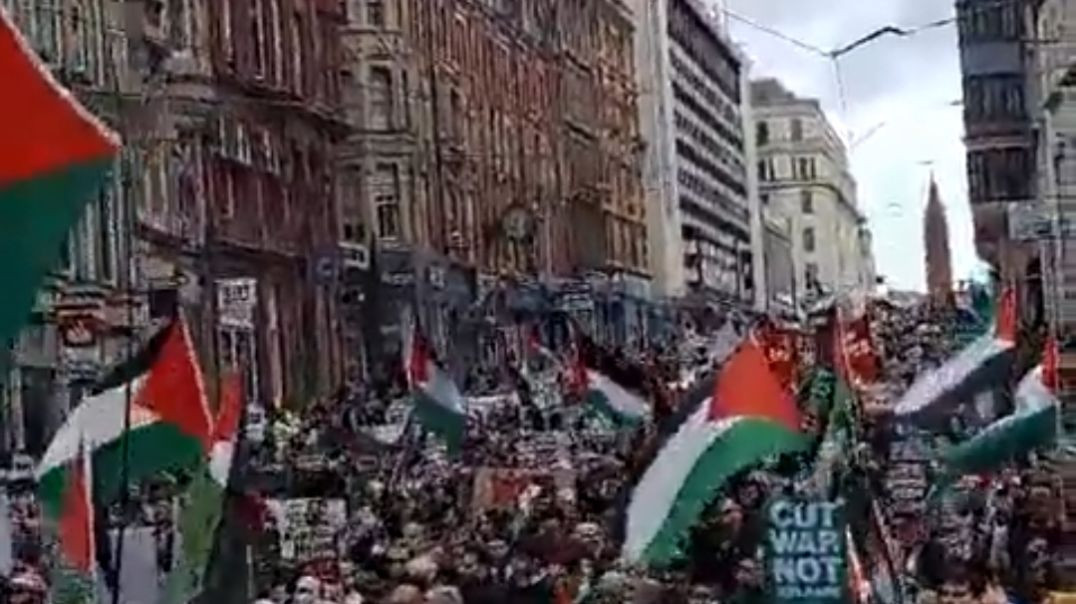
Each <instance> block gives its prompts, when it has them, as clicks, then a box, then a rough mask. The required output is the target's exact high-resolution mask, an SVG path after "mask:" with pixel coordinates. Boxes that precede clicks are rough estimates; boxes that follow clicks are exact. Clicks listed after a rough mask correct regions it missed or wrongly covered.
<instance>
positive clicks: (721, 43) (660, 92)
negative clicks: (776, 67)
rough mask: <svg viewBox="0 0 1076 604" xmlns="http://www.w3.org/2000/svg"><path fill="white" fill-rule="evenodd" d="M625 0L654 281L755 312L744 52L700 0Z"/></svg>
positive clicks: (755, 224) (755, 233) (758, 280)
mask: <svg viewBox="0 0 1076 604" xmlns="http://www.w3.org/2000/svg"><path fill="white" fill-rule="evenodd" d="M632 8H633V10H634V16H635V19H636V27H637V34H636V36H635V58H636V61H637V67H638V70H637V81H638V82H639V86H640V120H641V131H642V135H643V137H644V138H645V139H646V140H647V143H648V144H647V147H646V157H645V161H644V187H645V190H646V194H647V204H646V205H647V208H648V214H647V216H648V224H649V229H648V233H649V237H650V246H649V247H650V252H651V264H652V266H653V272H654V281H655V285H656V287H657V289H658V290H659V291H660V292H661V295H663V296H668V297H672V298H683V297H687V298H688V299H693V300H695V301H697V302H698V303H700V305H701V306H703V307H706V308H711V307H724V308H726V309H730V308H740V309H750V310H755V309H756V308H757V307H758V306H759V305H760V304H761V302H762V301H763V298H764V296H762V295H760V294H761V291H762V287H763V284H764V281H765V274H764V271H763V270H762V257H763V252H762V222H761V215H760V212H759V206H758V189H757V182H756V180H755V174H754V172H753V169H751V166H753V165H754V160H753V159H752V158H753V154H754V141H753V140H750V138H749V137H748V136H746V135H745V130H746V128H747V127H748V125H749V124H750V122H751V107H750V94H749V91H748V87H747V75H746V74H747V72H748V66H747V63H746V60H745V57H744V56H743V55H742V54H741V53H740V51H739V49H738V48H736V47H735V45H734V44H733V43H732V41H731V39H730V38H729V37H728V33H727V31H725V30H724V29H723V26H722V24H721V22H720V20H717V19H714V18H713V15H712V14H711V13H710V11H709V10H708V8H707V7H706V6H704V5H703V3H701V2H697V1H695V0H664V1H660V2H650V1H643V0H635V1H634V2H632Z"/></svg>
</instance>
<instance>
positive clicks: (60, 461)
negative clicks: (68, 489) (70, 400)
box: [37, 319, 211, 513]
mask: <svg viewBox="0 0 1076 604" xmlns="http://www.w3.org/2000/svg"><path fill="white" fill-rule="evenodd" d="M98 390H99V392H98V393H97V394H95V395H94V396H92V397H90V398H88V399H85V400H83V401H82V402H81V403H80V404H79V406H78V407H77V408H75V410H74V411H73V412H72V413H71V415H70V416H68V418H67V421H66V422H65V423H64V425H63V426H62V427H61V428H60V430H59V432H57V433H56V436H54V437H53V439H52V442H51V443H50V444H49V448H48V450H47V451H46V452H45V456H44V457H43V458H42V460H41V464H40V465H39V466H38V470H37V476H38V479H39V489H40V492H41V497H42V500H43V501H44V502H45V505H46V507H50V508H51V510H52V511H53V512H54V513H55V512H58V510H59V505H60V503H61V501H62V499H61V497H62V493H63V491H64V485H66V484H67V480H68V476H67V467H68V465H69V462H70V461H71V460H72V459H74V458H75V457H76V456H77V455H78V452H79V447H80V446H82V444H85V446H87V447H88V448H89V450H90V451H91V452H92V454H93V467H94V472H93V475H94V494H95V496H96V498H97V501H98V502H99V503H107V502H110V501H114V500H115V498H116V497H117V496H118V495H119V493H120V491H121V489H122V485H123V483H124V466H125V465H126V467H127V475H126V481H127V483H128V484H136V483H138V482H140V481H142V480H144V479H146V478H148V477H150V476H153V475H155V474H158V473H160V472H165V471H176V470H183V469H189V468H196V467H200V466H201V465H202V463H203V459H204V457H205V455H206V454H207V452H208V451H209V447H210V434H211V420H210V416H209V409H208V407H207V405H206V396H205V389H204V387H203V383H202V372H201V369H200V368H199V367H198V361H197V359H196V358H195V354H194V349H193V347H192V345H191V339H190V334H189V333H188V332H187V326H186V324H185V323H184V322H183V321H182V320H180V319H176V320H175V321H173V322H172V323H171V324H169V325H168V326H167V327H165V328H164V329H163V330H161V332H160V333H158V334H157V335H155V336H154V337H153V339H152V340H151V341H150V342H149V344H148V345H147V346H146V348H145V349H144V350H142V351H141V352H140V353H139V355H138V356H136V357H135V358H133V359H132V360H130V361H129V362H128V363H126V364H124V365H122V366H120V367H119V368H117V369H116V370H115V371H113V373H112V375H110V376H109V377H107V378H106V379H105V380H104V381H103V382H102V383H101V384H100V385H99V386H98ZM128 403H129V407H130V411H131V413H130V432H127V433H125V432H124V428H125V423H126V422H125V421H124V419H125V411H126V409H127V408H128ZM125 440H126V453H127V456H126V464H125V462H124V453H125V445H124V441H125Z"/></svg>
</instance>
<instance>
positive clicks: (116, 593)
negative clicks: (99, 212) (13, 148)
mask: <svg viewBox="0 0 1076 604" xmlns="http://www.w3.org/2000/svg"><path fill="white" fill-rule="evenodd" d="M152 76H153V74H150V77H149V78H147V80H146V83H145V86H146V88H145V90H144V91H143V92H142V95H141V96H140V97H139V105H141V106H143V107H144V106H146V105H149V102H150V99H151V96H152V93H153V86H154V84H155V82H154V78H153V77H152ZM112 92H113V96H114V100H115V108H116V113H117V116H116V120H117V123H118V125H119V127H120V135H121V136H123V137H124V138H126V137H127V135H128V134H129V133H130V128H129V127H128V125H127V120H126V116H127V112H126V111H125V107H124V106H123V91H122V89H121V88H120V78H118V77H116V78H114V80H113V87H112ZM120 169H121V170H122V176H121V182H122V185H123V224H124V227H125V229H124V231H125V232H124V234H123V238H124V247H125V248H126V249H125V250H124V251H125V252H126V255H127V262H126V267H125V269H126V270H125V273H126V274H125V281H126V289H127V317H126V319H127V350H126V361H128V362H129V361H130V360H131V359H132V358H133V357H134V349H135V339H136V338H137V337H138V336H137V329H136V328H135V312H134V304H135V295H136V293H137V286H138V282H137V281H138V280H137V279H136V274H137V272H138V263H137V262H136V261H135V249H134V247H135V239H134V231H135V229H136V228H137V220H136V216H135V212H134V200H133V199H132V195H131V190H132V187H131V171H130V169H129V167H128V166H126V162H125V161H124V159H123V157H122V151H121V156H120ZM132 386H133V384H132V382H131V381H128V382H127V384H126V385H125V386H124V389H123V390H124V401H123V433H122V436H121V441H120V449H121V460H120V517H119V526H117V527H116V550H115V555H114V556H112V557H113V564H112V568H113V575H114V577H115V586H114V589H113V590H112V604H119V603H120V594H121V592H122V591H123V588H122V586H123V550H124V533H125V532H126V528H127V515H128V512H129V510H128V508H129V507H130V505H131V500H130V499H131V498H130V493H129V489H130V485H129V482H130V472H131V439H130V433H131V407H132V403H133V396H132V392H131V388H132ZM91 501H92V487H91ZM107 517H108V514H105V518H107ZM104 529H105V530H104V537H105V539H106V541H107V540H108V539H109V538H110V535H109V531H108V526H107V524H106V526H105V527H104Z"/></svg>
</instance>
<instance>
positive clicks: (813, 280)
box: [803, 262, 819, 289]
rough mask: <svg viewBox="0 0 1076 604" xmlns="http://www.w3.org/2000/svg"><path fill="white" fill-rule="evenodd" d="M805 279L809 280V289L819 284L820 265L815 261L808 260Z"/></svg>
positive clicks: (805, 266)
mask: <svg viewBox="0 0 1076 604" xmlns="http://www.w3.org/2000/svg"><path fill="white" fill-rule="evenodd" d="M803 277H804V280H805V281H806V282H807V288H808V289H814V288H817V287H818V286H819V282H818V265H817V264H815V263H814V262H808V263H807V264H806V265H804V271H803Z"/></svg>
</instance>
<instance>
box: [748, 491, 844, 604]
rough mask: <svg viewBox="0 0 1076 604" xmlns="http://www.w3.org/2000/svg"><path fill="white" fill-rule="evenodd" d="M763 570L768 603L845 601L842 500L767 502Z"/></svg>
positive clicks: (785, 499)
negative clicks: (765, 571) (764, 566)
mask: <svg viewBox="0 0 1076 604" xmlns="http://www.w3.org/2000/svg"><path fill="white" fill-rule="evenodd" d="M767 517H768V520H769V523H768V525H769V526H768V529H767V535H766V554H767V574H768V577H769V586H770V590H771V596H772V600H771V601H773V602H778V603H785V602H794V603H796V604H823V603H825V604H836V603H842V602H846V601H847V595H848V577H847V566H846V561H847V554H848V548H847V540H846V539H845V531H846V529H847V522H846V520H845V517H844V504H843V502H839V501H838V502H834V501H820V500H813V499H801V498H782V499H777V500H775V501H773V502H772V503H770V505H769V508H768V510H767Z"/></svg>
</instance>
